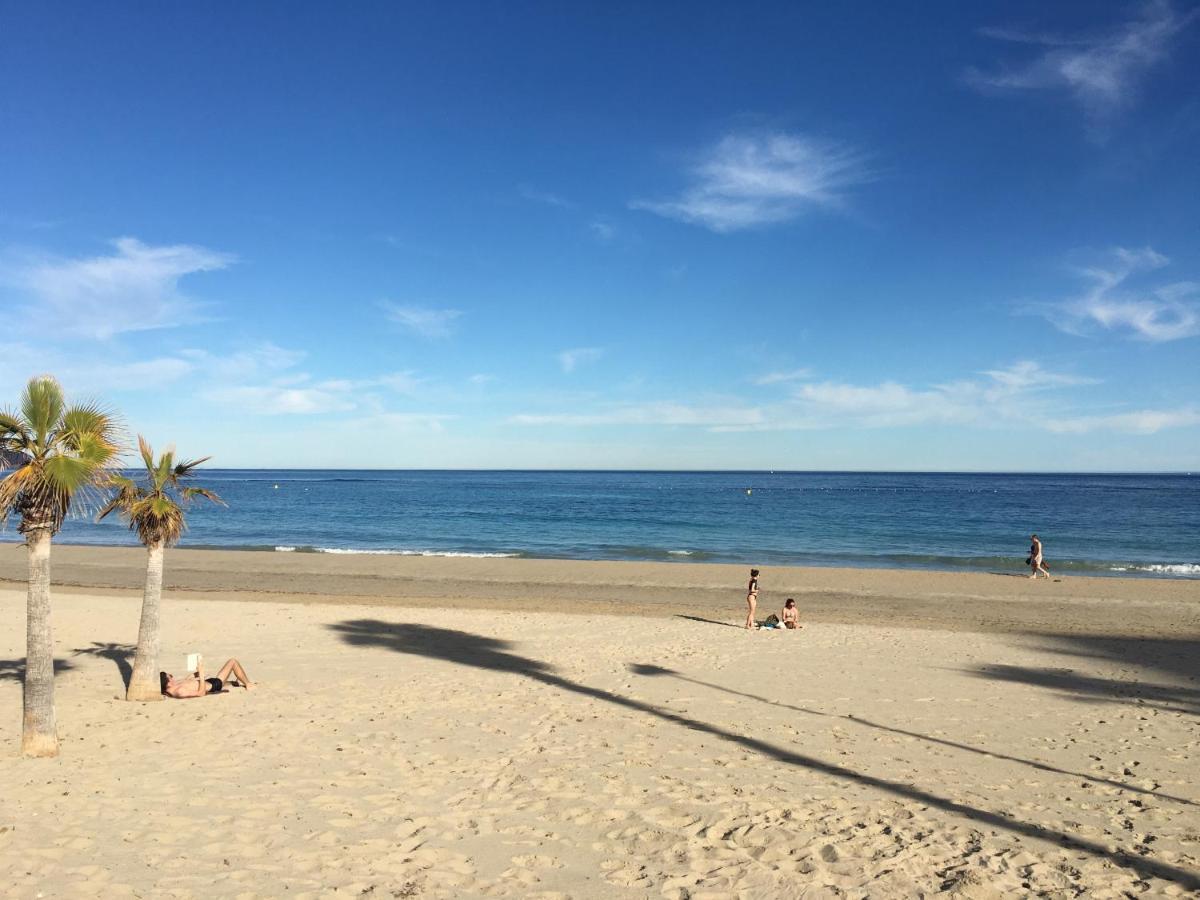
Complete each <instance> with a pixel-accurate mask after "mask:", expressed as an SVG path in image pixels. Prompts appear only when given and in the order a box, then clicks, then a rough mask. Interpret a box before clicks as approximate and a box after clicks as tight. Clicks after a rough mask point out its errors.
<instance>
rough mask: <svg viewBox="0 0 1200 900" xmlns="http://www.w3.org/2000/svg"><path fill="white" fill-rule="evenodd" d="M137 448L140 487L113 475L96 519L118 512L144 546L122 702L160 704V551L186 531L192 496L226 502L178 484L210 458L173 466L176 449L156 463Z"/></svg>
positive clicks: (141, 445)
mask: <svg viewBox="0 0 1200 900" xmlns="http://www.w3.org/2000/svg"><path fill="white" fill-rule="evenodd" d="M138 449H139V450H140V451H141V453H142V462H143V463H145V465H146V478H145V483H144V484H138V483H137V482H135V481H133V480H132V479H130V478H125V477H124V476H122V475H112V476H111V477H110V478H109V485H110V486H111V487H115V488H116V489H117V493H116V495H115V496H114V497H113V498H112V499H111V500H110V501H109V502H108V503H107V504H106V505H105V506H104V508H103V509H102V510H100V514H99V515H98V516H97V519H103V518H104V517H105V516H107V515H108V514H109V513H111V512H114V511H117V512H119V513H120V515H121V516H122V517H123V518H125V519H127V520H128V521H129V530H130V531H136V532H137V536H138V540H140V541H141V542H142V543H143V544H144V545H145V547H146V551H147V553H148V557H147V561H146V588H145V590H144V591H143V593H142V619H141V622H140V624H139V625H138V642H137V652H136V653H135V654H134V658H133V673H132V674H131V675H130V676H129V687H128V688H127V689H126V691H125V699H126V700H161V699H162V691H161V685H160V684H159V680H158V647H159V610H160V608H161V606H162V579H163V551H164V550H165V549H166V548H167V547H170V546H173V545H174V544H176V543H177V542H178V541H179V538H180V536H181V535H182V534H183V532H184V530H185V529H186V528H187V522H186V521H185V519H184V514H183V511H184V507H186V506H187V505H188V504H189V503H190V502H191V501H192V500H193V499H195V498H196V497H204V498H205V499H206V500H211V501H212V502H213V503H220V504H222V505H224V501H223V500H222V499H221V498H220V497H218V496H217V495H216V494H214V493H213V492H212V491H208V490H205V489H204V488H199V487H185V486H184V485H183V484H181V482H182V481H183V480H184V479H187V478H191V477H192V476H193V475H194V474H195V470H196V469H197V468H198V467H199V466H200V465H201V464H202V463H205V462H207V461H208V460H209V459H211V458H212V457H210V456H205V457H203V458H202V459H192V460H184V461H182V462H176V461H175V449H174V448H173V447H168V448H167V449H166V450H165V451H163V453H162V455H161V456H159V457H158V459H155V458H154V450H153V449H152V448H151V446H150V445H149V444H147V443H146V439H145V438H144V437H142V436H141V435H138Z"/></svg>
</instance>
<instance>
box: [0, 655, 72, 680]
mask: <svg viewBox="0 0 1200 900" xmlns="http://www.w3.org/2000/svg"><path fill="white" fill-rule="evenodd" d="M73 668H75V664H74V663H73V662H71V661H70V660H69V659H56V660H55V661H54V674H55V675H61V674H62V673H63V672H69V671H71V670H72V669H73ZM4 680H9V681H20V682H21V683H24V682H25V657H23V656H22V657H21V658H20V659H0V681H4Z"/></svg>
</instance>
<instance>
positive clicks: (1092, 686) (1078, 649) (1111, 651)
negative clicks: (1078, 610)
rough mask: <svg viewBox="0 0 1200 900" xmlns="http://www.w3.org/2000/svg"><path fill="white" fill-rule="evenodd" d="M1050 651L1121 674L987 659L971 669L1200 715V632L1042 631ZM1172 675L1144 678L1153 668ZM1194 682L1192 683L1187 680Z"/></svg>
mask: <svg viewBox="0 0 1200 900" xmlns="http://www.w3.org/2000/svg"><path fill="white" fill-rule="evenodd" d="M1034 637H1037V638H1041V639H1042V640H1043V641H1045V643H1044V644H1042V645H1041V646H1039V647H1038V649H1039V650H1044V651H1046V652H1047V653H1053V654H1056V655H1058V656H1067V657H1074V658H1076V659H1082V660H1088V661H1091V662H1103V663H1108V664H1109V665H1115V666H1117V667H1118V669H1119V671H1120V677H1118V678H1099V677H1096V676H1094V675H1083V674H1080V673H1078V672H1075V671H1074V670H1073V669H1069V668H1061V667H1058V668H1037V667H1032V666H1010V665H987V666H978V667H976V668H974V669H969V670H967V672H968V674H970V675H974V676H975V677H977V678H988V679H992V680H994V681H1008V682H1013V683H1016V684H1029V685H1034V686H1036V687H1043V688H1046V689H1048V690H1053V691H1057V692H1058V693H1060V694H1063V695H1065V696H1067V697H1069V698H1071V699H1074V700H1079V701H1081V702H1091V703H1129V704H1134V705H1138V706H1145V707H1150V708H1153V709H1157V710H1159V711H1161V712H1176V713H1184V714H1186V715H1193V716H1195V715H1200V686H1198V683H1200V638H1197V637H1187V638H1138V637H1127V638H1112V637H1092V636H1087V635H1061V634H1037V635H1034ZM1147 672H1151V673H1155V672H1156V673H1158V677H1160V678H1165V679H1166V681H1143V680H1141V679H1142V677H1143V676H1144V675H1145V674H1146V673H1147ZM1180 682H1188V683H1189V684H1190V685H1191V686H1189V684H1181V683H1180Z"/></svg>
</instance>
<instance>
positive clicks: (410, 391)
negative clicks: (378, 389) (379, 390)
mask: <svg viewBox="0 0 1200 900" xmlns="http://www.w3.org/2000/svg"><path fill="white" fill-rule="evenodd" d="M373 381H374V383H375V384H378V385H380V386H382V387H386V388H387V389H388V390H390V391H393V392H395V393H397V394H403V395H405V396H413V395H414V394H416V393H417V392H418V391H420V390H421V388H422V387H423V386H424V385H425V383H426V379H424V378H421V377H420V376H418V375H417V373H416V372H413V371H412V370H411V369H410V370H406V371H403V372H391V373H390V374H387V375H380V376H378V377H377V378H375V379H374V380H373Z"/></svg>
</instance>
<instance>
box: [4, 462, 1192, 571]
mask: <svg viewBox="0 0 1200 900" xmlns="http://www.w3.org/2000/svg"><path fill="white" fill-rule="evenodd" d="M197 483H199V484H203V485H204V486H207V487H210V488H212V489H214V490H216V491H217V492H218V493H219V494H220V495H221V496H222V497H223V498H224V499H225V500H226V501H227V502H228V504H229V506H228V508H220V507H212V506H210V505H208V504H205V503H198V504H196V505H195V506H193V507H192V510H191V512H190V515H189V521H190V523H191V529H190V531H189V532H188V533H187V534H186V535H185V537H184V539H183V542H182V546H185V547H187V546H190V547H231V548H247V549H250V548H253V549H273V550H277V551H280V552H325V553H400V554H429V555H446V556H453V555H464V556H489V555H499V556H530V557H559V558H568V559H631V560H671V561H678V562H690V561H704V562H710V561H712V562H737V563H742V564H744V565H752V564H753V565H762V566H770V565H785V564H794V565H828V566H888V567H905V568H926V569H970V570H980V571H1020V570H1022V568H1023V565H1022V564H1023V562H1024V559H1025V556H1026V552H1027V548H1028V546H1029V540H1028V538H1029V534H1030V532H1033V531H1036V532H1037V533H1038V534H1039V535H1040V536H1041V537H1042V540H1043V543H1044V544H1045V548H1046V558H1047V560H1048V561H1049V563H1050V565H1051V567H1052V570H1053V571H1054V572H1066V573H1077V574H1121V575H1145V576H1159V577H1193V578H1194V577H1200V475H951V474H887V473H877V474H876V473H787V472H779V473H768V472H719V473H697V472H437V471H379V472H372V471H329V470H323V471H296V470H287V471H282V470H281V471H262V470H230V469H226V470H216V469H214V470H209V471H206V472H204V473H203V478H201V479H199V480H198V482H197ZM19 539H20V535H18V534H17V533H16V527H15V522H13V521H10V522H9V525H8V528H7V529H6V530H5V531H3V532H0V541H16V540H19ZM58 540H60V541H62V542H66V543H78V544H132V543H134V540H133V536H132V535H131V534H130V533H129V531H128V530H127V529H126V528H125V526H124V525H123V524H121V523H120V522H118V521H116V520H115V519H114V520H111V521H109V520H106V521H105V522H103V523H100V524H96V523H94V522H91V521H88V520H80V519H76V520H72V521H70V522H68V523H67V524H66V526H65V527H64V528H63V533H62V535H61V536H60V537H59V538H58Z"/></svg>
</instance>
